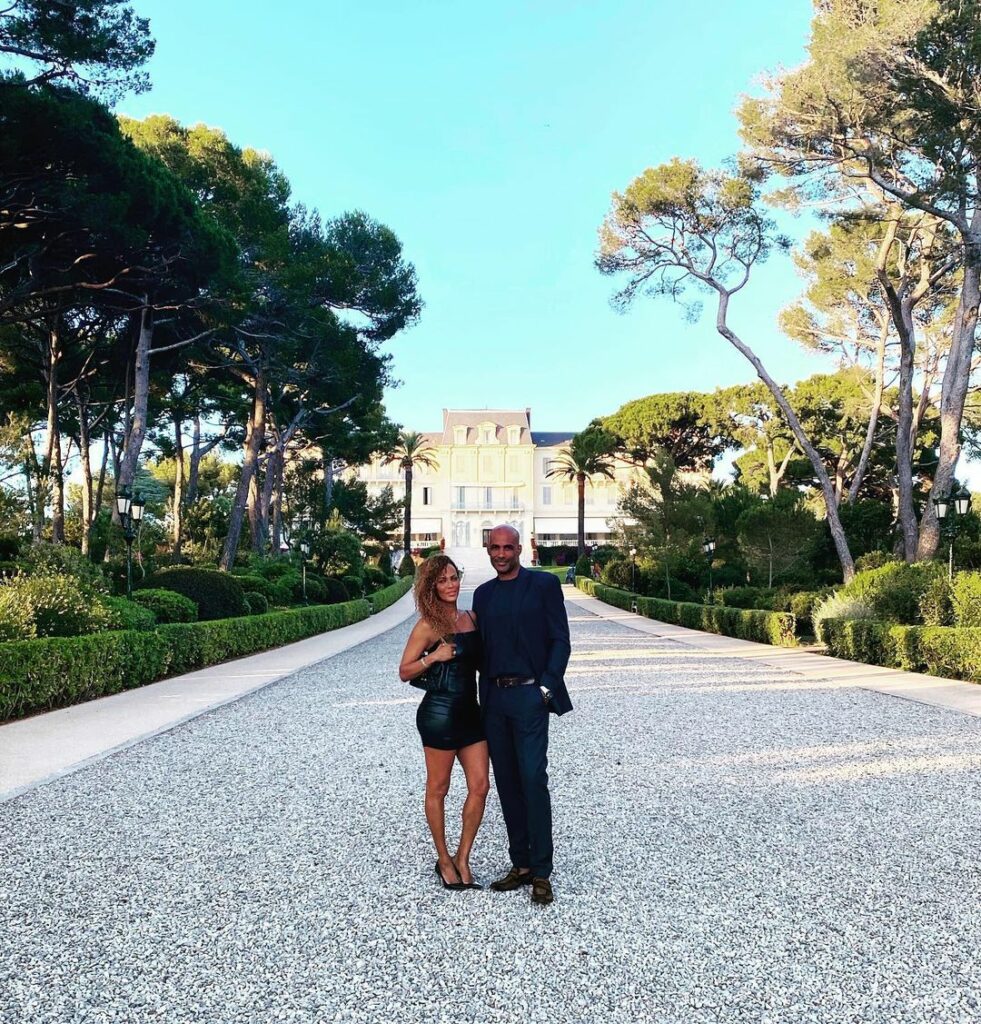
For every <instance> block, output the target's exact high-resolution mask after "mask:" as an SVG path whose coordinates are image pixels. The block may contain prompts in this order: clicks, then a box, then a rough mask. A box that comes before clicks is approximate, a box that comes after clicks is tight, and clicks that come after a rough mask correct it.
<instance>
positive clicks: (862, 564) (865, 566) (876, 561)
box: [855, 551, 902, 572]
mask: <svg viewBox="0 0 981 1024" xmlns="http://www.w3.org/2000/svg"><path fill="white" fill-rule="evenodd" d="M901 561H902V559H900V558H898V557H897V556H896V555H894V554H892V553H891V552H889V551H869V552H867V553H866V554H864V555H859V556H858V558H856V559H855V571H856V572H867V571H868V570H869V569H881V568H882V567H883V566H884V565H889V564H891V563H894V562H901Z"/></svg>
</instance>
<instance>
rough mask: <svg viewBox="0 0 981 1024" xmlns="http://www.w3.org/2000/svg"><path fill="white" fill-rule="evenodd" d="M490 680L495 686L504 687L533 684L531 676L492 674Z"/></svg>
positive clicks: (533, 680)
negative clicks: (492, 676)
mask: <svg viewBox="0 0 981 1024" xmlns="http://www.w3.org/2000/svg"><path fill="white" fill-rule="evenodd" d="M491 682H492V683H493V684H494V685H495V686H503V687H504V688H505V689H509V688H510V687H512V686H534V685H535V679H534V677H533V676H494V678H493V679H492V680H491Z"/></svg>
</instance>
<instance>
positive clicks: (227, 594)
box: [139, 566, 245, 622]
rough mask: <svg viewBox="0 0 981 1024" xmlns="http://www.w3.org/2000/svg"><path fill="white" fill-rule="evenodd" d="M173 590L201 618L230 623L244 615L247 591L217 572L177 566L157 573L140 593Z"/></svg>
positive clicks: (222, 573) (235, 579)
mask: <svg viewBox="0 0 981 1024" xmlns="http://www.w3.org/2000/svg"><path fill="white" fill-rule="evenodd" d="M144 588H146V589H163V590H173V591H174V592H175V593H177V594H183V595H184V597H188V598H190V599H191V600H192V601H193V602H194V603H195V604H196V605H197V606H198V618H199V619H200V620H201V621H202V622H206V621H208V620H209V619H227V618H234V617H237V616H240V615H244V614H245V591H244V590H243V589H242V584H241V583H240V582H239V578H238V577H237V576H232V575H231V573H227V572H221V571H219V570H218V569H199V568H197V567H195V566H174V567H173V568H172V569H161V570H160V571H159V572H155V573H154V574H153V575H152V576H151V577H150V578H149V579H148V580H147V581H146V582H145V583H144V584H142V585H141V586H140V588H139V589H141V590H142V589H144Z"/></svg>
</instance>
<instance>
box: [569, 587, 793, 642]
mask: <svg viewBox="0 0 981 1024" xmlns="http://www.w3.org/2000/svg"><path fill="white" fill-rule="evenodd" d="M576 586H577V587H578V588H579V589H580V590H582V591H584V592H585V593H587V594H591V595H592V596H594V597H596V598H598V599H599V600H600V601H603V602H605V603H606V604H612V605H613V606H614V607H615V608H623V609H625V610H627V611H629V610H630V608H631V606H632V604H633V603H634V602H635V601H636V602H637V611H638V613H639V614H641V615H643V616H645V617H646V618H648V619H657V620H658V621H660V622H670V623H673V624H674V625H676V626H687V627H688V628H689V629H700V630H702V631H703V632H706V633H719V634H721V635H722V636H734V637H738V638H739V639H740V640H755V641H756V642H757V643H762V644H776V645H777V646H780V647H795V646H796V645H797V637H796V633H795V622H794V616H793V615H792V614H791V613H790V612H770V611H764V610H762V609H759V608H726V607H723V606H722V605H713V604H694V603H691V602H688V601H666V600H664V599H662V598H659V597H641V596H639V595H637V594H632V593H630V591H628V590H619V589H618V588H616V587H608V586H606V585H604V584H602V583H596V582H595V581H594V580H586V579H582V578H581V577H579V576H577V577H576Z"/></svg>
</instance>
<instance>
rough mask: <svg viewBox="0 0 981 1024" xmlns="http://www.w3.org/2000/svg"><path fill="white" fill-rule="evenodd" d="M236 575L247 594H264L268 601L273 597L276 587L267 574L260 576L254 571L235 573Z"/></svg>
mask: <svg viewBox="0 0 981 1024" xmlns="http://www.w3.org/2000/svg"><path fill="white" fill-rule="evenodd" d="M234 576H235V579H237V580H238V581H239V583H240V584H241V585H242V590H243V591H245V593H246V594H248V593H253V594H262V596H263V597H264V598H265V599H266V600H267V601H269V600H270V599H271V598H272V596H273V589H274V587H275V584H274V583H273V582H272V580H267V579H266V577H265V576H258V575H255V574H253V573H235V574H234Z"/></svg>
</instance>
